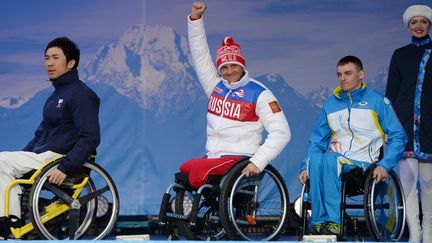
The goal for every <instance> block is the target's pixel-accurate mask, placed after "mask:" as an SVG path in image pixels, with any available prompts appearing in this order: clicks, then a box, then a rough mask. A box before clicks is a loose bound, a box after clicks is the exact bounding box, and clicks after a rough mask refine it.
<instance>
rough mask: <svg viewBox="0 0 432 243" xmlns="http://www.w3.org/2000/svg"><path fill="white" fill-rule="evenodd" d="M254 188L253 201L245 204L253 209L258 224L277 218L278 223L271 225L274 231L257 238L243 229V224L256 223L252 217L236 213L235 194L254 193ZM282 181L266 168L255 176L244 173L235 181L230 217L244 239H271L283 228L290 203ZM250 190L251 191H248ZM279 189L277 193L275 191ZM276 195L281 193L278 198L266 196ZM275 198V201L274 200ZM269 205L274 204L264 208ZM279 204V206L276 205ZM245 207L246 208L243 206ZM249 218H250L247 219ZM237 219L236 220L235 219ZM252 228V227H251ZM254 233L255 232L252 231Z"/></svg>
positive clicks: (231, 196)
mask: <svg viewBox="0 0 432 243" xmlns="http://www.w3.org/2000/svg"><path fill="white" fill-rule="evenodd" d="M252 188H253V190H254V191H253V193H254V195H253V196H252V197H253V199H252V198H251V201H252V202H251V203H249V204H247V205H245V206H247V208H248V210H249V209H253V210H252V211H253V212H252V214H251V215H250V216H252V217H253V218H254V219H253V220H255V222H256V225H261V223H263V222H265V221H266V220H267V221H274V220H277V221H278V223H277V225H276V226H273V227H271V228H272V229H273V232H272V233H271V234H270V235H269V236H267V237H265V238H262V239H261V238H260V239H257V238H256V237H257V235H255V234H254V235H251V236H248V235H246V234H247V232H244V231H243V230H242V226H244V225H248V227H250V226H251V223H254V222H253V220H252V219H251V217H248V216H246V219H244V218H242V219H237V215H236V213H238V211H239V210H238V209H236V205H234V200H232V199H233V198H235V196H236V195H235V194H236V193H239V194H246V195H247V194H250V195H251V194H252V191H251V189H252ZM283 188H284V187H283V185H282V182H281V181H280V180H279V179H278V177H277V176H276V175H275V174H274V173H273V172H272V171H270V170H267V169H266V170H264V172H262V174H261V175H260V176H254V177H246V176H245V175H244V174H241V175H240V177H239V178H237V180H236V181H235V183H234V185H233V189H232V191H231V194H230V202H229V217H230V220H231V223H232V225H233V226H234V228H235V229H236V230H237V232H238V234H239V235H240V237H241V238H243V239H244V240H271V239H273V238H274V237H275V236H276V235H278V234H279V232H280V231H281V230H282V228H283V226H284V225H283V222H285V219H286V217H287V210H288V206H287V205H288V203H287V200H286V199H287V195H286V193H285V191H284V189H283ZM248 190H249V192H248ZM275 190H277V193H276V192H275ZM272 195H273V196H274V195H279V197H278V199H274V198H271V199H269V198H266V197H270V196H272ZM272 200H274V201H272ZM267 205H274V206H271V207H270V208H267V209H265V210H264V207H265V206H267ZM276 205H277V207H276ZM243 209H244V208H243ZM247 218H249V220H248V219H247ZM233 219H235V220H233ZM251 221H252V222H251ZM249 230H250V229H249ZM252 233H254V232H252Z"/></svg>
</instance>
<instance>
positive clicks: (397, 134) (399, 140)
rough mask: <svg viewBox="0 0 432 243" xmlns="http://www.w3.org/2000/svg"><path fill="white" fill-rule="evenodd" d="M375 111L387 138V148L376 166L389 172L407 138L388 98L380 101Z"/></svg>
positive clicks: (400, 154) (397, 159) (400, 153)
mask: <svg viewBox="0 0 432 243" xmlns="http://www.w3.org/2000/svg"><path fill="white" fill-rule="evenodd" d="M377 111H378V119H379V123H380V126H381V128H382V129H383V131H384V133H385V134H386V136H387V148H386V150H385V151H384V157H383V158H382V159H381V161H380V162H378V165H380V166H382V167H384V168H385V169H386V170H387V171H391V170H392V169H393V167H394V166H395V165H396V164H397V162H398V161H399V159H400V158H401V156H402V153H403V151H404V149H405V145H406V143H407V136H406V134H405V130H404V129H403V127H402V125H401V124H400V122H399V119H398V118H397V116H396V113H395V112H394V110H393V107H392V105H391V102H390V100H389V99H388V98H385V97H384V98H383V99H381V102H379V108H378V110H377Z"/></svg>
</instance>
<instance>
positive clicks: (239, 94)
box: [232, 89, 245, 98]
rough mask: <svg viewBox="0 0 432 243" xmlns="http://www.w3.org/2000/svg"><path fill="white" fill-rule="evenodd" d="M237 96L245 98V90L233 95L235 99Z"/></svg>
mask: <svg viewBox="0 0 432 243" xmlns="http://www.w3.org/2000/svg"><path fill="white" fill-rule="evenodd" d="M236 95H237V96H238V97H240V98H243V97H244V96H245V92H244V90H242V89H241V90H239V91H235V92H234V93H232V97H235V96H236Z"/></svg>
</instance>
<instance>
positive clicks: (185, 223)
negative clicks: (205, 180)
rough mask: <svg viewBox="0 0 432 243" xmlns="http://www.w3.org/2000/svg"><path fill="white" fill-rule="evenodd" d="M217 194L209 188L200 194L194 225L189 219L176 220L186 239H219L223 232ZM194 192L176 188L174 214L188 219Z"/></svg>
mask: <svg viewBox="0 0 432 243" xmlns="http://www.w3.org/2000/svg"><path fill="white" fill-rule="evenodd" d="M217 199H218V195H214V194H212V192H211V189H209V190H207V192H206V193H204V195H201V201H200V203H199V207H198V211H197V214H198V215H197V219H196V222H195V224H194V225H192V224H191V223H190V221H189V220H177V221H176V224H177V227H178V229H179V232H180V234H181V235H183V236H184V237H186V239H188V240H220V239H222V238H223V237H224V235H225V233H224V231H223V229H222V226H221V224H220V221H219V215H218V203H217ZM193 200H194V194H192V193H190V192H188V191H185V190H178V191H177V193H176V196H175V212H176V214H180V215H185V216H187V218H188V219H190V213H191V211H192V203H193Z"/></svg>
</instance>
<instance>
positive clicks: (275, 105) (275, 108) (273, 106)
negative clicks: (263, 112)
mask: <svg viewBox="0 0 432 243" xmlns="http://www.w3.org/2000/svg"><path fill="white" fill-rule="evenodd" d="M269 106H270V109H271V110H272V112H273V113H278V112H280V111H282V110H281V108H280V106H279V103H278V102H277V101H272V102H270V103H269Z"/></svg>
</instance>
